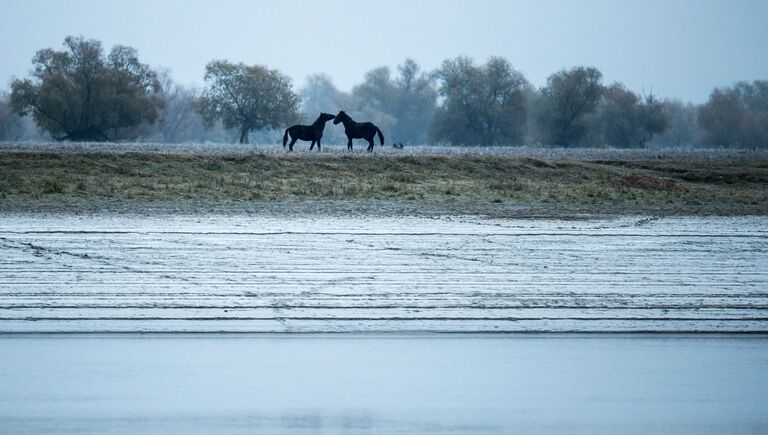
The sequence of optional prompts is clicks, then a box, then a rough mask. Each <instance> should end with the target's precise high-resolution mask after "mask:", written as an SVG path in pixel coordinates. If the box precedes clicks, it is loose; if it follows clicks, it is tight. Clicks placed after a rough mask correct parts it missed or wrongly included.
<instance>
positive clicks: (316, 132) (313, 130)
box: [283, 112, 335, 151]
mask: <svg viewBox="0 0 768 435" xmlns="http://www.w3.org/2000/svg"><path fill="white" fill-rule="evenodd" d="M333 118H335V116H333V115H331V114H330V113H322V112H321V113H320V116H318V117H317V119H316V120H315V122H313V123H312V125H294V126H291V127H288V128H287V129H286V130H285V134H283V148H285V144H286V143H288V135H291V144H290V145H288V150H289V151H293V144H295V143H296V141H297V140H299V139H301V140H311V141H312V145H310V146H309V150H310V151H312V148H314V147H315V142H317V150H318V151H320V139H322V138H323V129H325V123H326V122H328V121H330V120H331V119H333Z"/></svg>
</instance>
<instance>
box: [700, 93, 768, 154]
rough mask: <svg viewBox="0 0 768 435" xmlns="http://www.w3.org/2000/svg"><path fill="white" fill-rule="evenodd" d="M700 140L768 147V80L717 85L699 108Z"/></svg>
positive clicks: (703, 143)
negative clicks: (730, 85) (723, 86)
mask: <svg viewBox="0 0 768 435" xmlns="http://www.w3.org/2000/svg"><path fill="white" fill-rule="evenodd" d="M699 126H700V129H701V130H700V132H701V138H700V144H702V145H704V146H724V147H750V148H765V147H768V81H763V80H756V81H754V82H752V83H748V82H739V83H737V84H736V85H735V86H734V87H733V88H722V89H715V90H714V91H713V92H712V94H711V95H710V96H709V100H708V101H707V103H706V104H704V105H703V106H701V108H699Z"/></svg>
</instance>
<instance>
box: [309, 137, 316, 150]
mask: <svg viewBox="0 0 768 435" xmlns="http://www.w3.org/2000/svg"><path fill="white" fill-rule="evenodd" d="M314 147H315V140H314V139H312V145H310V146H309V150H310V151H312V148H314Z"/></svg>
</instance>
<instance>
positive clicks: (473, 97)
mask: <svg viewBox="0 0 768 435" xmlns="http://www.w3.org/2000/svg"><path fill="white" fill-rule="evenodd" d="M437 77H438V80H439V83H440V87H439V92H440V95H441V96H442V97H443V98H444V99H445V100H444V102H443V105H442V106H441V107H439V108H438V109H437V111H436V112H435V116H434V118H433V120H432V125H431V129H430V139H431V141H433V142H449V143H453V144H461V145H478V144H484V145H498V144H514V143H521V142H522V141H523V138H524V135H525V123H526V100H525V90H526V88H527V87H528V82H527V81H526V80H525V77H523V75H522V74H521V73H520V72H518V71H516V70H514V69H513V68H512V66H511V65H510V64H509V62H508V61H507V60H505V59H503V58H500V57H492V58H490V59H489V60H488V62H486V64H485V65H482V66H475V65H474V63H473V61H472V59H470V58H468V57H459V58H456V59H455V60H446V61H445V62H443V65H442V67H441V68H440V69H439V71H438V72H437Z"/></svg>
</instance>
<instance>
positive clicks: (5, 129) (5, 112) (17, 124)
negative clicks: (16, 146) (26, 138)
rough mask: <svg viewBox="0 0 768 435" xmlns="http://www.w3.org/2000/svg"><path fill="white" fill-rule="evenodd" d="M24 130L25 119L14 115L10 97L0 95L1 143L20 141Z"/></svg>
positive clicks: (3, 94)
mask: <svg viewBox="0 0 768 435" xmlns="http://www.w3.org/2000/svg"><path fill="white" fill-rule="evenodd" d="M23 128H24V126H23V118H21V117H20V116H18V115H17V114H16V113H14V111H13V109H12V108H11V103H10V101H9V100H8V95H7V94H5V93H4V92H3V93H0V141H4V140H7V141H15V140H19V139H20V136H21V134H22V132H23Z"/></svg>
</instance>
